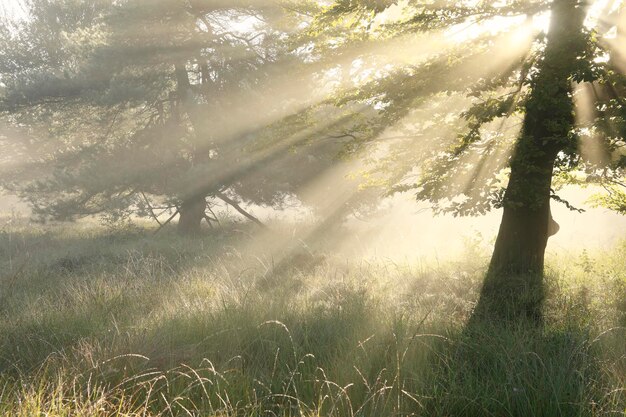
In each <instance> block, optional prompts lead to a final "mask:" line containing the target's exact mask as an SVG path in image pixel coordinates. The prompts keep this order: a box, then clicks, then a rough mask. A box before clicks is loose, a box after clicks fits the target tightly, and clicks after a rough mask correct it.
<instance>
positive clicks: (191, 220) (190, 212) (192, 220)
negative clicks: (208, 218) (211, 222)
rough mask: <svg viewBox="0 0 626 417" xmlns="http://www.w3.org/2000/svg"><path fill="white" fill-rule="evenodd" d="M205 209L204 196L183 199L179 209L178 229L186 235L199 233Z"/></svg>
mask: <svg viewBox="0 0 626 417" xmlns="http://www.w3.org/2000/svg"><path fill="white" fill-rule="evenodd" d="M205 210H206V199H205V198H204V196H202V197H193V198H190V199H188V200H185V201H183V203H182V204H181V206H180V209H179V213H180V218H179V220H178V231H179V232H180V233H181V234H183V235H187V236H191V235H197V234H199V233H200V230H201V225H202V220H203V219H204V213H205Z"/></svg>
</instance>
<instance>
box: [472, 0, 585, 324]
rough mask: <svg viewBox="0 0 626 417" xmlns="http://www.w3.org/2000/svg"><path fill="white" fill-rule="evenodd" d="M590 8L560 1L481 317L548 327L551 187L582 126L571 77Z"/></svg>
mask: <svg viewBox="0 0 626 417" xmlns="http://www.w3.org/2000/svg"><path fill="white" fill-rule="evenodd" d="M583 16H584V10H583V7H582V5H581V4H579V3H578V1H576V0H554V1H553V4H552V18H551V19H552V20H551V23H550V32H549V34H548V40H547V45H546V50H545V54H544V58H543V60H542V61H541V62H540V63H539V64H538V71H537V72H536V73H535V75H534V76H533V78H532V79H531V80H530V88H531V94H530V97H529V98H528V101H527V102H526V108H525V110H526V112H525V117H524V125H523V129H522V132H521V136H520V138H519V140H518V143H517V146H516V149H515V151H514V153H513V157H512V160H511V175H510V177H509V184H508V186H507V189H506V192H505V194H504V200H503V208H504V213H503V217H502V223H501V224H500V230H499V232H498V237H497V239H496V244H495V248H494V251H493V256H492V259H491V263H490V266H489V270H488V272H487V276H486V278H485V283H484V285H483V289H482V292H481V296H480V300H479V302H478V305H477V306H476V309H475V312H474V317H475V318H482V319H488V320H493V319H496V320H499V319H504V320H516V321H517V320H519V319H529V320H530V321H532V322H541V304H542V299H543V269H544V254H545V249H546V245H547V242H548V237H549V235H550V234H551V232H552V231H554V229H555V226H554V224H552V222H553V220H552V216H551V215H550V186H551V182H552V172H553V169H554V164H555V161H556V159H557V156H558V155H559V153H560V152H562V151H563V150H565V149H566V148H567V147H568V146H570V145H571V144H570V140H571V139H570V137H569V134H570V132H571V130H572V128H573V125H574V115H573V102H572V87H571V80H570V77H571V76H572V74H573V72H574V71H575V67H576V65H575V64H576V57H577V56H579V55H580V53H581V51H582V47H583V46H584V35H583V31H582V29H583Z"/></svg>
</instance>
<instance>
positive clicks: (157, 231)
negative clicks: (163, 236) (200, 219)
mask: <svg viewBox="0 0 626 417" xmlns="http://www.w3.org/2000/svg"><path fill="white" fill-rule="evenodd" d="M179 211H180V210H179V209H176V211H175V212H174V214H172V215H171V216H170V218H169V219H167V220H166V221H165V223H163V224H162V225H161V226H160V227H159V228H158V229H157V230H156V231H155V232H154V234H155V235H156V234H157V233H159V232H160V231H161V229H163V228H164V227H165V226H167V225H168V224H169V223H170V222H171V221H172V220H174V217H176V215H177V214H178V212H179Z"/></svg>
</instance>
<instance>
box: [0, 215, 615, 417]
mask: <svg viewBox="0 0 626 417" xmlns="http://www.w3.org/2000/svg"><path fill="white" fill-rule="evenodd" d="M241 229H244V230H241ZM248 232H249V231H248V230H246V229H245V227H243V226H232V227H227V228H225V229H220V230H215V231H212V232H208V233H207V234H206V235H205V236H203V237H199V238H195V239H188V238H187V239H183V238H180V237H178V236H176V234H175V233H174V232H173V231H170V230H165V231H164V232H163V233H160V234H159V235H156V236H153V235H152V233H150V232H148V231H146V230H141V229H126V230H116V231H112V230H107V229H104V228H97V227H92V228H87V227H79V226H73V227H43V226H41V227H39V226H33V225H19V224H13V225H7V226H5V227H4V228H3V229H2V231H1V232H0V256H1V259H0V265H1V271H2V275H1V276H0V415H2V416H22V417H30V416H50V417H61V416H64V417H65V416H67V417H69V416H311V417H312V416H407V415H416V416H498V417H500V416H567V417H573V416H626V243H625V244H622V245H620V246H618V247H616V248H615V249H614V250H613V251H612V252H610V253H602V254H594V253H586V252H585V253H560V254H556V255H553V256H552V257H551V259H550V262H549V273H548V279H547V287H548V297H547V301H546V305H545V309H546V326H545V327H544V328H543V329H536V328H534V329H533V328H526V327H523V326H520V327H517V328H510V327H509V328H502V327H499V326H497V325H491V324H489V323H485V324H484V325H481V326H482V327H476V328H473V329H471V330H468V329H467V328H466V327H465V321H466V320H467V318H468V316H469V314H470V313H471V309H472V307H473V304H474V302H475V300H476V299H477V295H478V291H479V288H480V283H481V280H482V276H483V274H484V271H485V267H486V263H487V261H488V257H487V256H485V253H483V252H482V251H481V250H480V249H477V248H474V247H468V250H467V252H468V253H467V256H466V257H465V258H464V259H462V260H459V261H458V262H448V263H445V264H443V263H436V262H432V263H429V262H428V261H424V260H422V261H420V262H418V261H411V260H407V261H405V262H401V263H398V262H393V261H391V260H365V259H345V258H342V257H341V256H340V255H337V254H333V253H332V251H331V250H328V251H327V252H323V251H321V250H317V249H315V248H314V247H313V248H312V247H307V246H305V245H304V244H303V243H302V242H300V241H299V240H297V239H296V238H293V237H284V236H283V237H282V238H281V239H278V238H277V239H276V240H277V241H278V240H279V241H280V242H281V245H280V247H273V248H272V249H271V250H269V249H268V246H265V245H257V246H253V245H250V244H249V243H250V241H251V239H252V238H251V237H250V234H249V233H248ZM416 259H417V258H416Z"/></svg>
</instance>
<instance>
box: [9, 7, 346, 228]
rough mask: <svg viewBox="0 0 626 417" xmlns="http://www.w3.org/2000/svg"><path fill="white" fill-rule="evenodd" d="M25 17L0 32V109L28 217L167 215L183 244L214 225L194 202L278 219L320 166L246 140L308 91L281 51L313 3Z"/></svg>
mask: <svg viewBox="0 0 626 417" xmlns="http://www.w3.org/2000/svg"><path fill="white" fill-rule="evenodd" d="M26 6H27V7H26V9H27V11H28V13H29V16H28V18H27V19H26V20H24V21H20V22H17V23H11V22H9V21H6V23H7V24H6V25H5V26H4V27H3V28H2V30H1V33H0V80H1V82H2V84H3V92H2V95H1V97H0V105H1V110H2V112H3V115H4V118H5V120H7V121H8V123H9V124H10V125H12V126H14V127H21V128H22V129H28V130H29V132H30V137H31V138H32V141H33V143H31V146H30V148H29V153H30V156H31V159H34V163H33V164H28V165H26V166H25V167H26V168H25V170H26V171H27V172H35V169H36V172H37V175H38V176H40V178H37V179H36V180H34V181H30V182H25V181H24V179H25V178H27V177H28V175H20V176H19V178H20V182H18V183H14V184H12V185H11V186H12V187H13V189H15V190H16V191H17V192H19V193H20V194H21V195H22V196H24V197H25V198H27V199H28V200H29V201H30V202H31V203H32V205H33V207H34V209H35V212H36V213H37V214H39V215H41V216H42V217H52V218H56V219H72V218H75V217H80V216H85V215H92V214H103V213H104V214H107V215H112V216H123V215H127V214H129V213H131V212H132V213H137V214H141V215H145V216H153V217H155V218H156V217H157V216H156V214H155V211H156V210H157V209H158V208H159V207H165V208H168V207H172V208H173V211H174V212H175V213H174V214H176V213H178V214H179V215H180V220H179V223H178V224H179V228H180V230H181V231H182V232H184V233H196V232H197V231H198V230H199V227H200V224H201V222H202V220H203V219H205V218H206V219H207V221H209V223H210V222H211V221H213V220H214V219H213V217H212V215H208V214H207V212H205V208H206V204H207V198H208V199H211V200H222V201H223V202H225V203H226V204H229V205H232V206H233V207H235V208H236V209H237V211H239V212H240V213H242V214H243V215H244V216H246V217H248V218H249V219H251V220H253V221H256V222H258V220H256V218H254V217H253V216H252V215H251V214H249V213H247V212H246V211H245V210H244V208H243V207H241V205H240V204H239V202H241V201H246V202H252V203H257V204H267V205H272V206H280V205H281V204H283V203H284V202H285V201H286V200H288V198H289V196H291V195H293V194H294V193H296V192H297V190H298V188H299V187H300V186H301V185H303V184H306V183H307V182H308V181H310V180H311V178H312V177H314V176H315V175H316V174H317V173H319V172H320V171H323V170H324V169H327V168H328V167H329V166H330V165H332V164H333V163H334V160H333V154H336V153H337V152H338V150H339V148H338V147H337V146H336V145H334V144H332V143H331V142H327V143H326V145H324V146H302V147H300V148H299V151H298V152H292V149H295V148H294V146H295V145H294V144H291V143H289V142H287V143H282V144H279V145H278V146H277V145H276V144H275V143H274V144H272V145H271V146H263V143H262V134H261V133H260V131H261V130H262V127H263V126H265V125H266V124H268V123H270V122H271V121H272V120H274V119H279V118H281V117H282V116H283V115H284V113H285V112H286V111H288V108H289V106H291V105H293V104H294V103H297V102H298V100H297V99H294V98H293V95H294V94H293V93H294V92H293V90H297V91H300V92H303V93H304V92H306V91H307V90H308V89H307V85H306V84H307V82H308V81H309V79H308V78H307V75H306V74H301V73H299V72H298V71H297V69H296V64H298V60H299V58H298V56H297V55H294V54H289V53H288V52H289V49H288V46H287V43H286V42H285V40H286V38H287V34H289V33H293V32H294V31H296V30H297V29H298V27H299V26H300V25H301V24H302V22H303V21H304V20H306V19H307V18H308V17H307V15H310V14H312V13H314V12H315V11H316V10H317V9H316V6H315V4H314V3H309V2H306V1H298V2H289V1H278V0H276V1H238V0H229V1H221V0H193V1H177V0H158V1H152V0H151V1H147V0H124V1H112V0H97V1H92V0H89V1H86V0H85V1H75V0H58V1H48V0H30V1H28V2H27V3H26ZM281 81H285V84H289V85H285V84H283V83H281ZM294 86H297V88H296V87H294ZM301 95H303V94H301ZM23 174H24V173H23ZM286 177H288V180H286V179H285V178H286Z"/></svg>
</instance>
